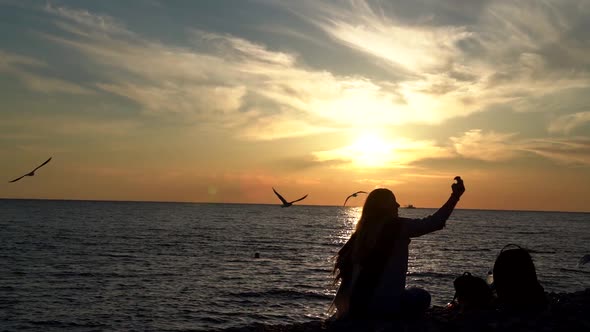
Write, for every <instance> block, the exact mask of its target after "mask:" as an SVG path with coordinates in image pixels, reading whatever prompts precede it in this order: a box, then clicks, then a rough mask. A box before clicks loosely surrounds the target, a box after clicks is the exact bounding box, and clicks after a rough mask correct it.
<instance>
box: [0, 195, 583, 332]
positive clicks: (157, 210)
mask: <svg viewBox="0 0 590 332" xmlns="http://www.w3.org/2000/svg"><path fill="white" fill-rule="evenodd" d="M434 212H435V210H434V209H420V208H417V209H402V210H400V215H402V216H405V217H411V218H421V217H426V216H428V215H430V214H432V213H434ZM360 213H361V209H360V208H358V207H335V206H304V205H294V206H292V207H289V208H281V207H279V206H277V205H252V204H205V203H155V202H105V201H65V200H64V201H61V200H55V201H54V200H8V199H5V200H0V331H208V330H220V329H224V328H230V327H241V326H247V325H251V324H254V323H261V324H267V325H273V324H287V323H295V322H306V321H312V320H320V319H326V318H327V317H328V315H327V309H328V307H329V305H330V303H331V301H332V299H333V296H334V294H335V291H336V286H335V285H334V284H333V275H332V274H331V273H332V268H333V264H334V255H335V254H336V252H337V251H338V249H339V248H340V247H341V246H342V245H343V244H344V242H345V241H346V240H347V238H348V237H349V236H350V234H351V232H352V230H353V227H354V225H355V222H356V221H357V220H358V218H359V216H360ZM506 244H517V245H520V246H522V247H525V248H528V249H529V250H530V252H531V253H532V256H533V259H534V261H535V265H536V268H537V274H538V277H539V280H540V282H541V284H542V285H543V287H544V288H545V290H546V291H548V292H572V291H578V290H583V289H585V288H587V287H590V266H589V265H590V264H587V265H579V264H578V262H579V260H580V258H581V257H582V256H584V255H586V254H590V213H566V212H533V211H489V210H462V209H457V210H455V212H454V213H453V215H452V216H451V218H450V219H449V221H448V222H447V226H446V228H444V229H443V230H440V231H437V232H435V233H431V234H428V235H425V236H422V237H419V238H415V239H413V240H412V243H411V244H410V260H409V271H408V276H407V284H408V286H415V287H421V288H424V289H426V290H428V291H429V292H430V293H431V294H432V301H433V304H434V305H445V304H446V303H448V302H449V301H450V300H451V299H452V298H453V293H454V291H453V280H454V279H455V278H456V277H458V276H459V275H461V274H462V273H463V272H466V271H468V272H471V273H472V274H474V275H477V276H481V277H482V278H486V277H487V274H488V271H489V270H490V269H491V268H492V267H493V263H494V260H495V258H496V256H497V255H498V253H499V252H500V250H501V249H502V247H504V246H505V245H506ZM256 254H258V256H259V257H258V258H256Z"/></svg>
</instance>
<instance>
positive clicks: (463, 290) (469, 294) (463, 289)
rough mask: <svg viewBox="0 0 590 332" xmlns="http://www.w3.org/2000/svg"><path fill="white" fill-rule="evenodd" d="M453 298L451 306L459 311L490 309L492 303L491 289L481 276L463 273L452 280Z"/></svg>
mask: <svg viewBox="0 0 590 332" xmlns="http://www.w3.org/2000/svg"><path fill="white" fill-rule="evenodd" d="M453 286H454V287H455V298H454V299H453V301H452V302H451V304H453V305H452V307H453V308H456V309H458V311H459V312H461V313H464V312H473V311H480V310H486V309H490V308H491V305H492V298H493V294H492V289H491V288H490V287H489V286H488V284H487V283H486V281H485V280H483V279H482V278H479V277H476V276H473V275H471V273H469V272H465V273H463V275H461V276H460V277H458V278H456V279H455V280H454V281H453Z"/></svg>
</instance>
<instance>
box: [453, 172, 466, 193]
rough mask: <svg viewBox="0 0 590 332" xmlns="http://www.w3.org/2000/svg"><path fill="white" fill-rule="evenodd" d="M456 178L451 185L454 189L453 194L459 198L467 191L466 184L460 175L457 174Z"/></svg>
mask: <svg viewBox="0 0 590 332" xmlns="http://www.w3.org/2000/svg"><path fill="white" fill-rule="evenodd" d="M455 180H456V181H457V182H456V183H453V184H452V185H451V189H452V190H453V195H454V196H457V198H459V197H461V195H463V193H464V192H465V185H464V184H463V179H461V177H460V176H455Z"/></svg>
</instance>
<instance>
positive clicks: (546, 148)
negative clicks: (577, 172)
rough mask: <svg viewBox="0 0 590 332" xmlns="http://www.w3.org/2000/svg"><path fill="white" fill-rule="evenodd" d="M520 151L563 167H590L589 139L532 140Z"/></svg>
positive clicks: (526, 142)
mask: <svg viewBox="0 0 590 332" xmlns="http://www.w3.org/2000/svg"><path fill="white" fill-rule="evenodd" d="M522 149H523V150H525V151H529V152H533V153H535V154H537V155H539V156H542V157H545V158H548V159H551V160H554V161H556V162H558V163H560V164H565V165H574V166H575V165H581V166H590V138H588V137H572V138H560V139H559V138H558V139H555V138H553V139H552V138H548V139H533V140H528V141H525V142H523V143H522Z"/></svg>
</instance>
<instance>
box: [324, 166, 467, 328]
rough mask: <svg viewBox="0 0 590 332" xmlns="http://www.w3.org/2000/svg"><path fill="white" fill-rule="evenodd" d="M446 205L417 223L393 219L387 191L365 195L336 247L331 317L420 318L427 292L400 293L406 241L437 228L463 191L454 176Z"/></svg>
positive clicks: (395, 213)
mask: <svg viewBox="0 0 590 332" xmlns="http://www.w3.org/2000/svg"><path fill="white" fill-rule="evenodd" d="M455 180H456V181H457V183H453V184H452V186H451V188H452V194H451V196H450V198H449V199H448V201H447V202H446V203H445V204H444V205H443V206H442V207H441V208H440V209H439V210H438V211H436V212H435V213H434V214H433V215H431V216H428V217H426V218H423V219H409V218H401V217H399V216H398V208H399V207H400V205H399V204H398V203H397V202H396V198H395V195H394V194H393V192H391V191H390V190H388V189H383V188H381V189H375V190H373V191H372V192H371V193H370V194H369V195H368V196H367V199H366V201H365V204H364V206H363V211H362V214H361V217H360V219H359V221H358V222H357V224H356V228H355V231H354V233H353V234H352V235H351V237H350V239H349V240H348V241H347V242H346V244H345V245H344V246H343V247H342V248H341V249H340V251H339V252H338V254H337V257H336V264H335V266H334V274H335V275H336V277H335V282H338V281H340V287H339V288H338V291H337V293H336V296H335V298H334V301H333V303H332V306H331V309H334V308H335V309H336V314H335V315H334V316H333V317H334V318H336V319H366V318H376V319H390V318H396V317H399V316H401V315H403V316H404V317H409V316H420V315H421V314H422V313H423V312H424V311H425V310H426V309H428V307H429V306H430V294H429V293H428V292H427V291H425V290H422V289H418V288H410V289H406V273H407V272H408V252H409V249H408V247H409V244H410V239H411V238H413V237H418V236H421V235H424V234H428V233H431V232H434V231H437V230H440V229H442V228H443V227H444V226H445V223H446V221H447V219H448V218H449V216H450V215H451V213H452V212H453V209H454V208H455V205H456V204H457V202H458V201H459V198H460V197H461V195H462V194H463V192H464V191H465V186H464V185H463V180H461V178H460V177H456V178H455Z"/></svg>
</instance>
